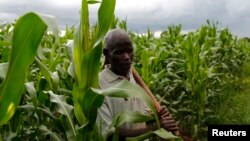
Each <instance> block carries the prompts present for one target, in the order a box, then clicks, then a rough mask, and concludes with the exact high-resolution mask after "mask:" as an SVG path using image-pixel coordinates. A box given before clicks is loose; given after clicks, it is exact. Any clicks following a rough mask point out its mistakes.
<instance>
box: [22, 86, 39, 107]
mask: <svg viewBox="0 0 250 141" xmlns="http://www.w3.org/2000/svg"><path fill="white" fill-rule="evenodd" d="M25 87H26V90H27V92H28V93H29V95H30V98H31V100H32V102H33V103H34V105H36V103H37V94H36V88H35V86H34V82H33V81H32V82H27V83H25Z"/></svg>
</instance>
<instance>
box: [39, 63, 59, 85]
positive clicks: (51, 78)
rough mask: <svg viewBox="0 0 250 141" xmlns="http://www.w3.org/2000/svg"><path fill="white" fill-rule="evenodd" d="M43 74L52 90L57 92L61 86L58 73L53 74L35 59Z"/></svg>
mask: <svg viewBox="0 0 250 141" xmlns="http://www.w3.org/2000/svg"><path fill="white" fill-rule="evenodd" d="M35 60H36V62H37V64H38V67H39V68H40V71H41V73H42V74H43V76H44V77H45V79H46V80H47V81H48V83H49V85H50V88H51V89H54V90H57V88H58V85H59V76H58V73H57V72H53V73H52V72H51V71H50V70H49V69H48V68H47V67H46V66H45V65H44V64H43V63H42V62H41V61H40V60H39V59H37V58H35Z"/></svg>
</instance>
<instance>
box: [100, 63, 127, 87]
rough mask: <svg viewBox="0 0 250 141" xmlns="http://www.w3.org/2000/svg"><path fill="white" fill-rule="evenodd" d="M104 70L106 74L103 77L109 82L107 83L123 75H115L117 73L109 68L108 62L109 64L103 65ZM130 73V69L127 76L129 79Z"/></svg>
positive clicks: (121, 77)
mask: <svg viewBox="0 0 250 141" xmlns="http://www.w3.org/2000/svg"><path fill="white" fill-rule="evenodd" d="M105 71H106V72H107V73H106V74H105V76H104V77H105V79H106V80H107V81H108V82H109V83H111V82H113V81H115V80H117V79H124V77H123V76H120V75H117V74H115V73H114V72H112V71H111V70H110V64H109V65H105ZM131 75H132V72H131V70H130V71H129V78H130V79H131Z"/></svg>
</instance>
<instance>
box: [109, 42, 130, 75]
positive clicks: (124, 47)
mask: <svg viewBox="0 0 250 141" xmlns="http://www.w3.org/2000/svg"><path fill="white" fill-rule="evenodd" d="M133 56H134V54H133V47H132V45H131V44H121V45H116V46H114V47H112V48H110V50H109V62H110V64H111V70H113V71H114V72H115V73H117V74H119V75H123V76H124V75H127V74H128V72H129V70H130V67H131V64H132V61H133Z"/></svg>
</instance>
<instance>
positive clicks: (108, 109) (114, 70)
mask: <svg viewBox="0 0 250 141" xmlns="http://www.w3.org/2000/svg"><path fill="white" fill-rule="evenodd" d="M103 54H104V56H105V59H106V64H107V65H105V68H104V70H103V71H102V72H100V74H99V87H100V89H106V88H109V87H111V86H113V85H115V84H117V83H118V82H120V81H122V80H123V79H127V80H128V81H130V82H131V83H133V84H136V81H135V79H134V77H133V74H132V71H131V65H132V61H133V55H134V54H133V46H132V43H131V40H130V38H129V35H128V33H127V32H125V31H123V30H121V29H113V30H110V31H109V32H108V33H107V34H106V37H105V48H104V49H103ZM146 109H147V107H146V105H145V103H144V101H143V100H141V99H139V98H135V97H133V98H127V99H123V98H113V97H105V99H104V103H103V105H102V106H101V108H100V109H99V110H98V118H99V121H102V124H101V127H102V129H103V133H106V132H107V131H108V127H109V125H110V124H111V122H112V119H113V118H114V117H115V116H116V115H118V114H119V113H121V112H125V111H139V112H141V113H146ZM158 115H159V119H160V124H161V127H162V128H164V129H166V130H168V131H171V132H174V131H177V130H178V127H177V124H176V122H175V121H174V120H173V118H172V116H171V115H170V114H169V112H168V110H167V108H166V107H164V106H163V107H162V108H161V110H160V111H158ZM100 119H101V120H100ZM156 129H157V126H156V124H153V126H147V125H146V123H136V124H131V123H125V124H123V125H122V126H121V127H120V128H119V138H120V140H124V139H125V138H126V137H135V136H138V135H141V134H144V133H147V132H149V131H154V130H156ZM109 137H110V139H111V137H112V134H111V135H110V136H109ZM108 140H109V139H108Z"/></svg>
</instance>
